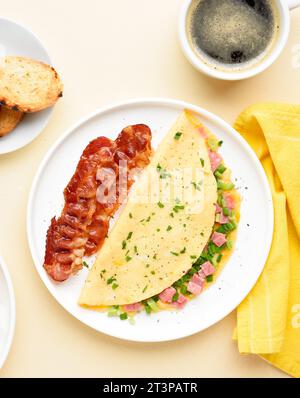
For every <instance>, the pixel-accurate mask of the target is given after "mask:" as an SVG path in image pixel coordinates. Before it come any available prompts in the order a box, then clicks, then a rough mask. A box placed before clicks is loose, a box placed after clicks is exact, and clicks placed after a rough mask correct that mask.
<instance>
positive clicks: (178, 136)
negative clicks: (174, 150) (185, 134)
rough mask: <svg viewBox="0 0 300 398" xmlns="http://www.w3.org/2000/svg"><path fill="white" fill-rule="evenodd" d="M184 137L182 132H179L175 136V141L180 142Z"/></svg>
mask: <svg viewBox="0 0 300 398" xmlns="http://www.w3.org/2000/svg"><path fill="white" fill-rule="evenodd" d="M181 136H182V133H181V132H180V131H178V132H177V133H176V134H175V135H174V140H176V141H178V140H179V139H180V138H181Z"/></svg>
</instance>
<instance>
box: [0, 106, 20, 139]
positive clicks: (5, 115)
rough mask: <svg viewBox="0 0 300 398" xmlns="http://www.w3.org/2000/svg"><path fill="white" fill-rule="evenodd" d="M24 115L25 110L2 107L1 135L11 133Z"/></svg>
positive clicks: (0, 117) (0, 112)
mask: <svg viewBox="0 0 300 398" xmlns="http://www.w3.org/2000/svg"><path fill="white" fill-rule="evenodd" d="M23 116H24V113H23V112H20V111H13V110H12V109H9V108H5V107H4V106H1V107H0V137H3V136H5V135H6V134H8V133H10V132H11V131H12V130H14V128H15V127H16V126H17V125H18V124H19V122H20V121H21V120H22V118H23Z"/></svg>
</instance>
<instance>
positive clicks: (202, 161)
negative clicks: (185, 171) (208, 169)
mask: <svg viewBox="0 0 300 398" xmlns="http://www.w3.org/2000/svg"><path fill="white" fill-rule="evenodd" d="M200 162H201V166H202V167H204V165H205V162H204V159H202V158H201V159H200Z"/></svg>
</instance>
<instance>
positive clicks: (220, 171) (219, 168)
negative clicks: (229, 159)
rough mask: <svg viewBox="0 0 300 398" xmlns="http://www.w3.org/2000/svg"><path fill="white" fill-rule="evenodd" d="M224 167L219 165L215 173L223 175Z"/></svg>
mask: <svg viewBox="0 0 300 398" xmlns="http://www.w3.org/2000/svg"><path fill="white" fill-rule="evenodd" d="M226 170H227V169H226V167H225V166H224V164H220V166H219V167H218V168H217V170H216V171H218V172H219V173H221V174H223V173H224V172H225V171H226Z"/></svg>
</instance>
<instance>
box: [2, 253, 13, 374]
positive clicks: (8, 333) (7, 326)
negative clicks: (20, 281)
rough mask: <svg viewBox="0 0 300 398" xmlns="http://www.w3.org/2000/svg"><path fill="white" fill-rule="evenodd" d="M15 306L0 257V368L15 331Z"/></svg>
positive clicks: (5, 270) (7, 275)
mask: <svg viewBox="0 0 300 398" xmlns="http://www.w3.org/2000/svg"><path fill="white" fill-rule="evenodd" d="M15 322H16V308H15V296H14V290H13V285H12V282H11V279H10V276H9V273H8V270H7V267H6V265H5V264H4V261H3V259H2V258H1V257H0V369H1V368H2V366H3V364H4V361H5V360H6V357H7V355H8V352H9V349H10V346H11V343H12V340H13V335H14V331H15Z"/></svg>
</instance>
